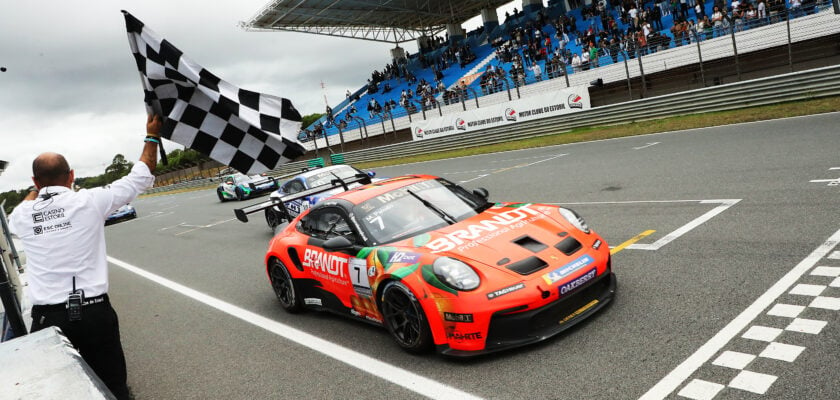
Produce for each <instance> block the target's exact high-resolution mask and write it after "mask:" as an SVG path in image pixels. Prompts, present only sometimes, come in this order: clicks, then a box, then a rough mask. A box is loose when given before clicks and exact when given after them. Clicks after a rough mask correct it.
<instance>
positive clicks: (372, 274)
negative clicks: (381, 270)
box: [367, 265, 376, 278]
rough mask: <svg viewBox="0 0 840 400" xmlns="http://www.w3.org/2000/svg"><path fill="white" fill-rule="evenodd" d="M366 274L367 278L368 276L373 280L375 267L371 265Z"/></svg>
mask: <svg viewBox="0 0 840 400" xmlns="http://www.w3.org/2000/svg"><path fill="white" fill-rule="evenodd" d="M367 274H368V276H369V277H371V278H373V277H374V276H376V266H375V265H371V266H370V268H368V271H367Z"/></svg>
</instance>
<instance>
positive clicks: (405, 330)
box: [382, 282, 434, 353]
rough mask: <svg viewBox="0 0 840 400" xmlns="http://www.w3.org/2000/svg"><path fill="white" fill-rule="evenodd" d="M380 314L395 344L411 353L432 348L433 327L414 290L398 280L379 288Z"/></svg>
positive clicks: (422, 351)
mask: <svg viewBox="0 0 840 400" xmlns="http://www.w3.org/2000/svg"><path fill="white" fill-rule="evenodd" d="M382 317H383V319H384V321H385V326H386V327H387V328H388V332H390V333H391V336H392V337H393V338H394V340H395V341H396V342H397V344H398V345H399V346H400V347H402V348H403V350H406V351H408V352H410V353H425V352H428V351H429V350H431V349H432V346H433V344H434V342H433V340H432V331H431V329H429V323H428V321H427V320H426V314H425V313H423V308H422V307H421V306H420V302H418V301H417V298H416V297H414V294H412V293H411V291H410V290H409V289H408V288H407V287H406V286H405V285H404V284H402V283H401V282H391V283H389V284H388V285H387V286H386V287H385V289H383V290H382Z"/></svg>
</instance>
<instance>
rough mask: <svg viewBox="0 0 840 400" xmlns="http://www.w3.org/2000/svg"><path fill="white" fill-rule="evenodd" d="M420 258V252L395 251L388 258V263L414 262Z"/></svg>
mask: <svg viewBox="0 0 840 400" xmlns="http://www.w3.org/2000/svg"><path fill="white" fill-rule="evenodd" d="M419 259H420V254H418V253H411V252H408V251H395V252H393V253H391V257H389V258H388V263H405V264H414V263H416V262H417V260H419Z"/></svg>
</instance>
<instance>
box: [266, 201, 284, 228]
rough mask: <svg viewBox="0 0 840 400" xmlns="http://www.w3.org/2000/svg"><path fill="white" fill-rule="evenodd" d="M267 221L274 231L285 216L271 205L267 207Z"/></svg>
mask: <svg viewBox="0 0 840 400" xmlns="http://www.w3.org/2000/svg"><path fill="white" fill-rule="evenodd" d="M265 223H267V224H268V228H269V229H271V231H272V232H274V228H276V227H277V225H280V224H281V223H283V216H282V215H281V214H280V213H279V212H277V211H274V209H273V208H271V207H269V208H266V209H265Z"/></svg>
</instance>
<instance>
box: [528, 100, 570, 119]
mask: <svg viewBox="0 0 840 400" xmlns="http://www.w3.org/2000/svg"><path fill="white" fill-rule="evenodd" d="M581 107H583V105H581ZM565 109H566V105H565V104H563V103H560V104H552V105H548V106H544V107H537V108H532V109H530V110H525V111H521V112H520V113H519V118H527V117H533V116H537V115H541V114H548V113H551V112H555V111H560V110H565Z"/></svg>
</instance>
